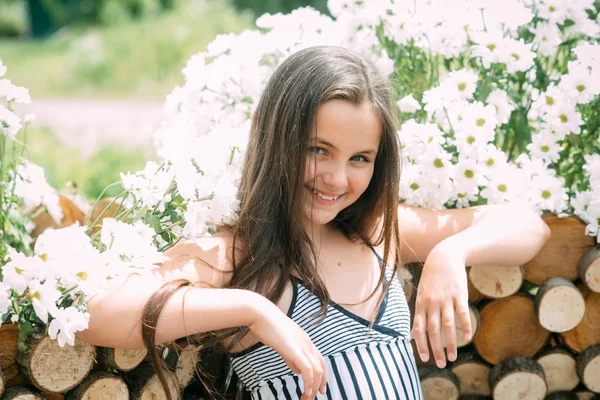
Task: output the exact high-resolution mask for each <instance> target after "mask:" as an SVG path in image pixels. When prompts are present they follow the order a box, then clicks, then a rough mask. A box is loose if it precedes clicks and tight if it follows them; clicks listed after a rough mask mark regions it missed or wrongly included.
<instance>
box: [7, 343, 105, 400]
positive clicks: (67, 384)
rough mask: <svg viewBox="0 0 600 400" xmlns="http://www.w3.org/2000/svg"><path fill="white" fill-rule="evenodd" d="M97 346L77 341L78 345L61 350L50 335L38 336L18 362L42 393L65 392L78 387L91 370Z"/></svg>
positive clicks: (29, 344)
mask: <svg viewBox="0 0 600 400" xmlns="http://www.w3.org/2000/svg"><path fill="white" fill-rule="evenodd" d="M95 355H96V349H95V347H94V346H92V345H90V344H88V343H85V342H83V341H81V340H78V339H75V345H74V346H69V345H66V346H64V347H60V346H59V345H58V342H57V341H56V340H52V339H50V337H48V336H42V337H39V336H35V337H34V338H33V339H32V340H30V341H29V342H28V348H27V351H26V352H25V353H19V354H18V356H17V359H18V361H19V364H20V365H21V367H22V370H23V373H24V374H25V375H26V376H27V377H28V378H29V380H30V381H31V383H33V384H34V385H35V386H36V387H38V388H39V389H40V390H42V391H46V392H52V393H65V392H67V391H68V390H70V389H72V388H74V387H75V386H77V385H78V384H79V383H80V382H81V381H82V380H83V379H84V378H85V377H86V376H87V374H88V373H89V372H90V371H91V369H92V365H93V363H94V359H95Z"/></svg>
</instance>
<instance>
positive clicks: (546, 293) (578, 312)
mask: <svg viewBox="0 0 600 400" xmlns="http://www.w3.org/2000/svg"><path fill="white" fill-rule="evenodd" d="M535 312H536V314H537V315H538V318H539V320H540V324H542V326H543V327H544V328H546V329H548V330H549V331H550V332H566V331H570V330H571V329H573V328H575V327H576V326H577V325H579V323H580V322H581V320H583V316H584V315H585V299H584V298H583V295H582V294H581V292H580V291H579V289H577V286H575V285H574V284H573V283H572V282H571V281H568V280H566V279H564V278H560V277H556V278H552V279H550V280H548V281H546V282H544V284H543V285H542V286H540V289H539V290H538V292H537V294H536V296H535Z"/></svg>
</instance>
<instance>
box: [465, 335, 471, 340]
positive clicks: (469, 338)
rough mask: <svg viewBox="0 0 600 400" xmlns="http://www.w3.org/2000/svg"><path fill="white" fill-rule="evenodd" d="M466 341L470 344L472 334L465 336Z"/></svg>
mask: <svg viewBox="0 0 600 400" xmlns="http://www.w3.org/2000/svg"><path fill="white" fill-rule="evenodd" d="M465 340H466V341H467V342H468V341H469V340H471V335H470V334H467V335H465Z"/></svg>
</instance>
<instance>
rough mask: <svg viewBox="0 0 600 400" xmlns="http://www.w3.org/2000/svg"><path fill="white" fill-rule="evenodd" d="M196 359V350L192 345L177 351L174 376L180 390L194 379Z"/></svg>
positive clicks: (197, 356) (197, 354) (197, 357)
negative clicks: (177, 357)
mask: <svg viewBox="0 0 600 400" xmlns="http://www.w3.org/2000/svg"><path fill="white" fill-rule="evenodd" d="M198 359H199V353H198V350H197V349H196V346H194V345H192V344H190V345H188V346H187V347H185V348H184V349H183V350H180V351H179V359H178V360H177V367H176V369H175V376H176V377H177V382H178V383H179V388H180V389H184V388H185V387H186V386H187V385H189V383H190V382H191V381H192V379H194V376H195V375H196V365H197V364H198Z"/></svg>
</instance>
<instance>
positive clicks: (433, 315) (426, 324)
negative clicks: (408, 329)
mask: <svg viewBox="0 0 600 400" xmlns="http://www.w3.org/2000/svg"><path fill="white" fill-rule="evenodd" d="M465 259H466V257H465V254H464V252H463V251H461V250H460V249H459V248H457V247H456V246H453V245H452V244H451V243H450V242H449V241H443V242H440V243H439V244H438V245H437V246H436V247H434V248H433V249H432V250H431V252H430V253H429V256H428V257H427V260H426V262H425V265H424V266H423V271H422V274H421V280H420V282H419V287H418V290H417V300H416V307H415V318H414V322H413V329H412V333H411V336H412V337H413V339H415V342H416V345H417V350H418V351H419V354H420V357H421V360H423V361H424V362H426V361H428V360H429V349H428V347H427V337H428V336H429V341H430V343H431V349H432V351H433V355H434V357H435V360H436V364H437V366H438V367H439V368H444V367H445V366H446V356H445V354H444V346H443V343H442V333H443V335H444V338H445V340H446V349H447V352H448V360H449V361H455V360H456V352H457V350H456V325H455V313H456V314H457V315H458V320H459V321H460V324H461V326H462V331H463V336H464V338H465V340H470V338H471V335H472V333H471V319H470V315H469V302H468V301H469V294H468V289H467V273H466V269H465Z"/></svg>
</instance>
